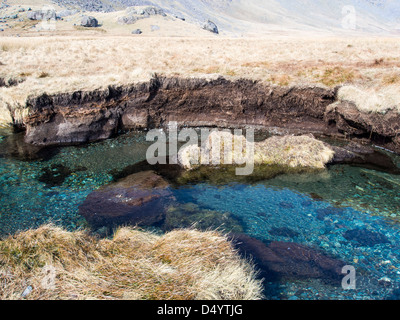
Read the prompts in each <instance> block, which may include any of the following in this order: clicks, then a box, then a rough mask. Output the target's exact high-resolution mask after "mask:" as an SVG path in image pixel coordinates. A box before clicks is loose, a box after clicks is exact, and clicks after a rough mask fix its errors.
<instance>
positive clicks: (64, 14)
mask: <svg viewBox="0 0 400 320" xmlns="http://www.w3.org/2000/svg"><path fill="white" fill-rule="evenodd" d="M78 12H79V11H78V10H63V11H60V12H59V13H57V16H58V17H60V18H64V17H69V16H73V15H74V14H77V13H78Z"/></svg>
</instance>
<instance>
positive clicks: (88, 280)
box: [0, 225, 262, 300]
mask: <svg viewBox="0 0 400 320" xmlns="http://www.w3.org/2000/svg"><path fill="white" fill-rule="evenodd" d="M261 287H262V284H261V281H260V280H257V279H256V273H255V271H254V269H253V266H252V265H251V264H249V263H248V262H246V261H244V260H242V259H241V258H240V257H239V256H238V254H237V253H236V252H235V251H234V250H233V248H232V246H231V244H230V243H229V242H228V241H227V240H226V238H225V237H223V236H221V235H220V234H219V233H217V232H213V231H209V232H199V231H195V230H178V231H172V232H170V233H168V234H166V235H164V236H158V235H154V234H152V233H148V232H143V231H139V230H134V229H129V228H122V229H119V230H118V231H117V232H116V233H115V235H114V236H113V238H112V239H97V238H95V237H93V236H90V235H89V234H88V233H86V232H84V231H79V232H67V231H65V230H62V229H60V228H57V227H54V226H51V225H48V226H43V227H41V228H39V229H37V230H29V231H26V232H23V233H20V234H18V235H15V236H12V237H9V238H7V239H4V240H2V241H0V300H5V299H13V300H14V299H135V300H136V299H156V300H159V299H174V300H178V299H185V300H186V299H200V300H204V299H207V300H208V299H260V298H261V297H262V296H261Z"/></svg>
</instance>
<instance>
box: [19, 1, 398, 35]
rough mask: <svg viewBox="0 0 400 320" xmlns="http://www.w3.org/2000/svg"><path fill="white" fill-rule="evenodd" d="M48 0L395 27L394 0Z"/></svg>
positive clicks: (297, 23)
mask: <svg viewBox="0 0 400 320" xmlns="http://www.w3.org/2000/svg"><path fill="white" fill-rule="evenodd" d="M49 1H50V0H49ZM51 1H52V2H53V3H55V4H57V5H59V6H63V7H69V8H71V7H74V8H79V9H81V10H85V11H99V12H111V11H118V10H123V9H125V8H127V7H129V6H142V5H154V6H158V7H161V8H163V9H164V10H165V11H166V12H167V13H170V14H173V15H179V16H182V17H184V18H185V19H186V20H187V21H189V22H195V23H198V24H200V23H203V22H204V21H205V20H207V19H211V20H212V21H214V22H215V23H216V24H217V25H218V27H219V28H220V29H221V31H225V32H227V33H239V34H240V33H249V32H250V33H251V32H253V33H260V32H261V33H262V32H263V31H268V30H269V31H271V30H280V29H285V30H308V31H333V32H344V31H346V32H348V31H350V32H352V31H354V30H353V26H354V25H355V26H356V30H357V31H359V32H378V33H381V32H384V33H397V32H398V33H400V0H335V1H329V0H86V1H85V0H51ZM13 2H18V1H13ZM25 2H26V1H25ZM343 27H344V28H343Z"/></svg>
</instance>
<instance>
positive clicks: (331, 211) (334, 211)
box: [317, 207, 345, 221]
mask: <svg viewBox="0 0 400 320" xmlns="http://www.w3.org/2000/svg"><path fill="white" fill-rule="evenodd" d="M344 212H345V210H344V209H343V208H335V207H328V208H323V209H317V219H318V220H321V221H323V220H324V219H325V217H327V216H333V215H341V214H343V213H344Z"/></svg>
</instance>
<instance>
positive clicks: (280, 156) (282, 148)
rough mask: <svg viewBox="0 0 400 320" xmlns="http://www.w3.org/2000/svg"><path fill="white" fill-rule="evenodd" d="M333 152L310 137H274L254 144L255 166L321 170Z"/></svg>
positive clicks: (330, 158)
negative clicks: (265, 165)
mask: <svg viewBox="0 0 400 320" xmlns="http://www.w3.org/2000/svg"><path fill="white" fill-rule="evenodd" d="M334 154H335V153H334V151H333V150H332V149H331V148H330V147H328V146H327V145H326V144H324V143H323V142H322V141H319V140H317V139H315V138H314V137H313V136H311V135H303V136H283V137H278V136H274V137H271V138H268V139H266V140H264V141H262V142H257V143H256V144H255V163H256V164H271V165H272V164H279V165H284V166H288V167H291V168H315V169H323V168H325V165H326V164H327V163H328V162H330V161H331V160H332V158H333V156H334Z"/></svg>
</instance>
